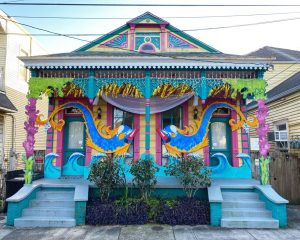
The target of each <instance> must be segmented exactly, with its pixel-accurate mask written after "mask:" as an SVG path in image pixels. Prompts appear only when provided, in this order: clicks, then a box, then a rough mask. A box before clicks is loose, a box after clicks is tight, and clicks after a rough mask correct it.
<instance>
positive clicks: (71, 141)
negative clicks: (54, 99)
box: [62, 117, 86, 176]
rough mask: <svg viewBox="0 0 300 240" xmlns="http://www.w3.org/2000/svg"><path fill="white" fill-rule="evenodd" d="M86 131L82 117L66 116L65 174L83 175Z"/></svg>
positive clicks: (63, 172)
mask: <svg viewBox="0 0 300 240" xmlns="http://www.w3.org/2000/svg"><path fill="white" fill-rule="evenodd" d="M85 142H86V132H85V124H84V122H83V118H82V117H66V118H65V127H64V164H63V171H62V174H63V175H64V176H81V175H82V176H83V167H84V160H85V157H84V155H85Z"/></svg>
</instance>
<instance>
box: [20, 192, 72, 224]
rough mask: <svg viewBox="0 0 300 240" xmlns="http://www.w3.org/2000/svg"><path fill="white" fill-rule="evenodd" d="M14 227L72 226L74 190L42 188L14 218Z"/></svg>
mask: <svg viewBox="0 0 300 240" xmlns="http://www.w3.org/2000/svg"><path fill="white" fill-rule="evenodd" d="M14 225H15V227H18V228H25V227H74V226H75V225H76V220H75V202H74V191H59V190H57V191H56V190H51V191H50V190H49V191H48V190H42V191H39V192H38V193H37V195H36V198H35V199H34V200H31V201H30V202H29V207H28V208H25V209H24V210H23V212H22V217H20V218H16V219H15V221H14Z"/></svg>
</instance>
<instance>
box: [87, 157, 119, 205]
mask: <svg viewBox="0 0 300 240" xmlns="http://www.w3.org/2000/svg"><path fill="white" fill-rule="evenodd" d="M119 172H120V167H119V164H118V162H116V161H114V158H112V157H108V156H106V157H103V158H101V160H99V161H96V162H94V163H93V165H92V167H91V170H90V174H89V176H88V180H90V181H93V182H94V183H95V184H96V186H97V187H98V188H99V190H100V199H101V201H107V200H108V198H109V195H110V193H111V192H112V191H113V189H114V188H115V187H117V186H119V185H120V184H121V183H122V182H123V180H122V178H121V177H120V175H119Z"/></svg>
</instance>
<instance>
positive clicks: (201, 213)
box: [155, 198, 210, 225]
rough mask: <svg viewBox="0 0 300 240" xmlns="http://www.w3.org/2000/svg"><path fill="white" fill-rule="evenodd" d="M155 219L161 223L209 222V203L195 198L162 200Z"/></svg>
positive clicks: (191, 223)
mask: <svg viewBox="0 0 300 240" xmlns="http://www.w3.org/2000/svg"><path fill="white" fill-rule="evenodd" d="M170 203H171V204H170ZM155 220H156V222H157V223H159V224H170V225H197V224H209V222H210V216H209V203H208V202H201V201H198V200H196V199H194V198H183V199H179V200H173V201H172V202H168V201H162V202H161V203H160V204H159V207H158V210H157V215H156V219H155Z"/></svg>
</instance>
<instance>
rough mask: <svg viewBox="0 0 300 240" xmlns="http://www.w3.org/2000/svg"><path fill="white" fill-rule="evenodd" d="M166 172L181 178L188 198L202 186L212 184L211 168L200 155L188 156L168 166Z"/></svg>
mask: <svg viewBox="0 0 300 240" xmlns="http://www.w3.org/2000/svg"><path fill="white" fill-rule="evenodd" d="M166 174H168V175H171V176H175V177H176V178H178V179H179V180H180V183H181V185H182V187H183V190H184V192H185V193H186V195H187V197H188V198H192V197H194V196H195V194H196V192H197V191H198V190H199V188H201V187H207V186H209V185H210V183H211V182H210V170H209V169H208V168H207V167H206V166H205V165H204V162H203V160H202V159H201V158H199V157H194V156H187V157H186V158H182V159H181V160H180V161H179V162H178V163H172V164H170V165H169V166H168V169H167V170H166Z"/></svg>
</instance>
